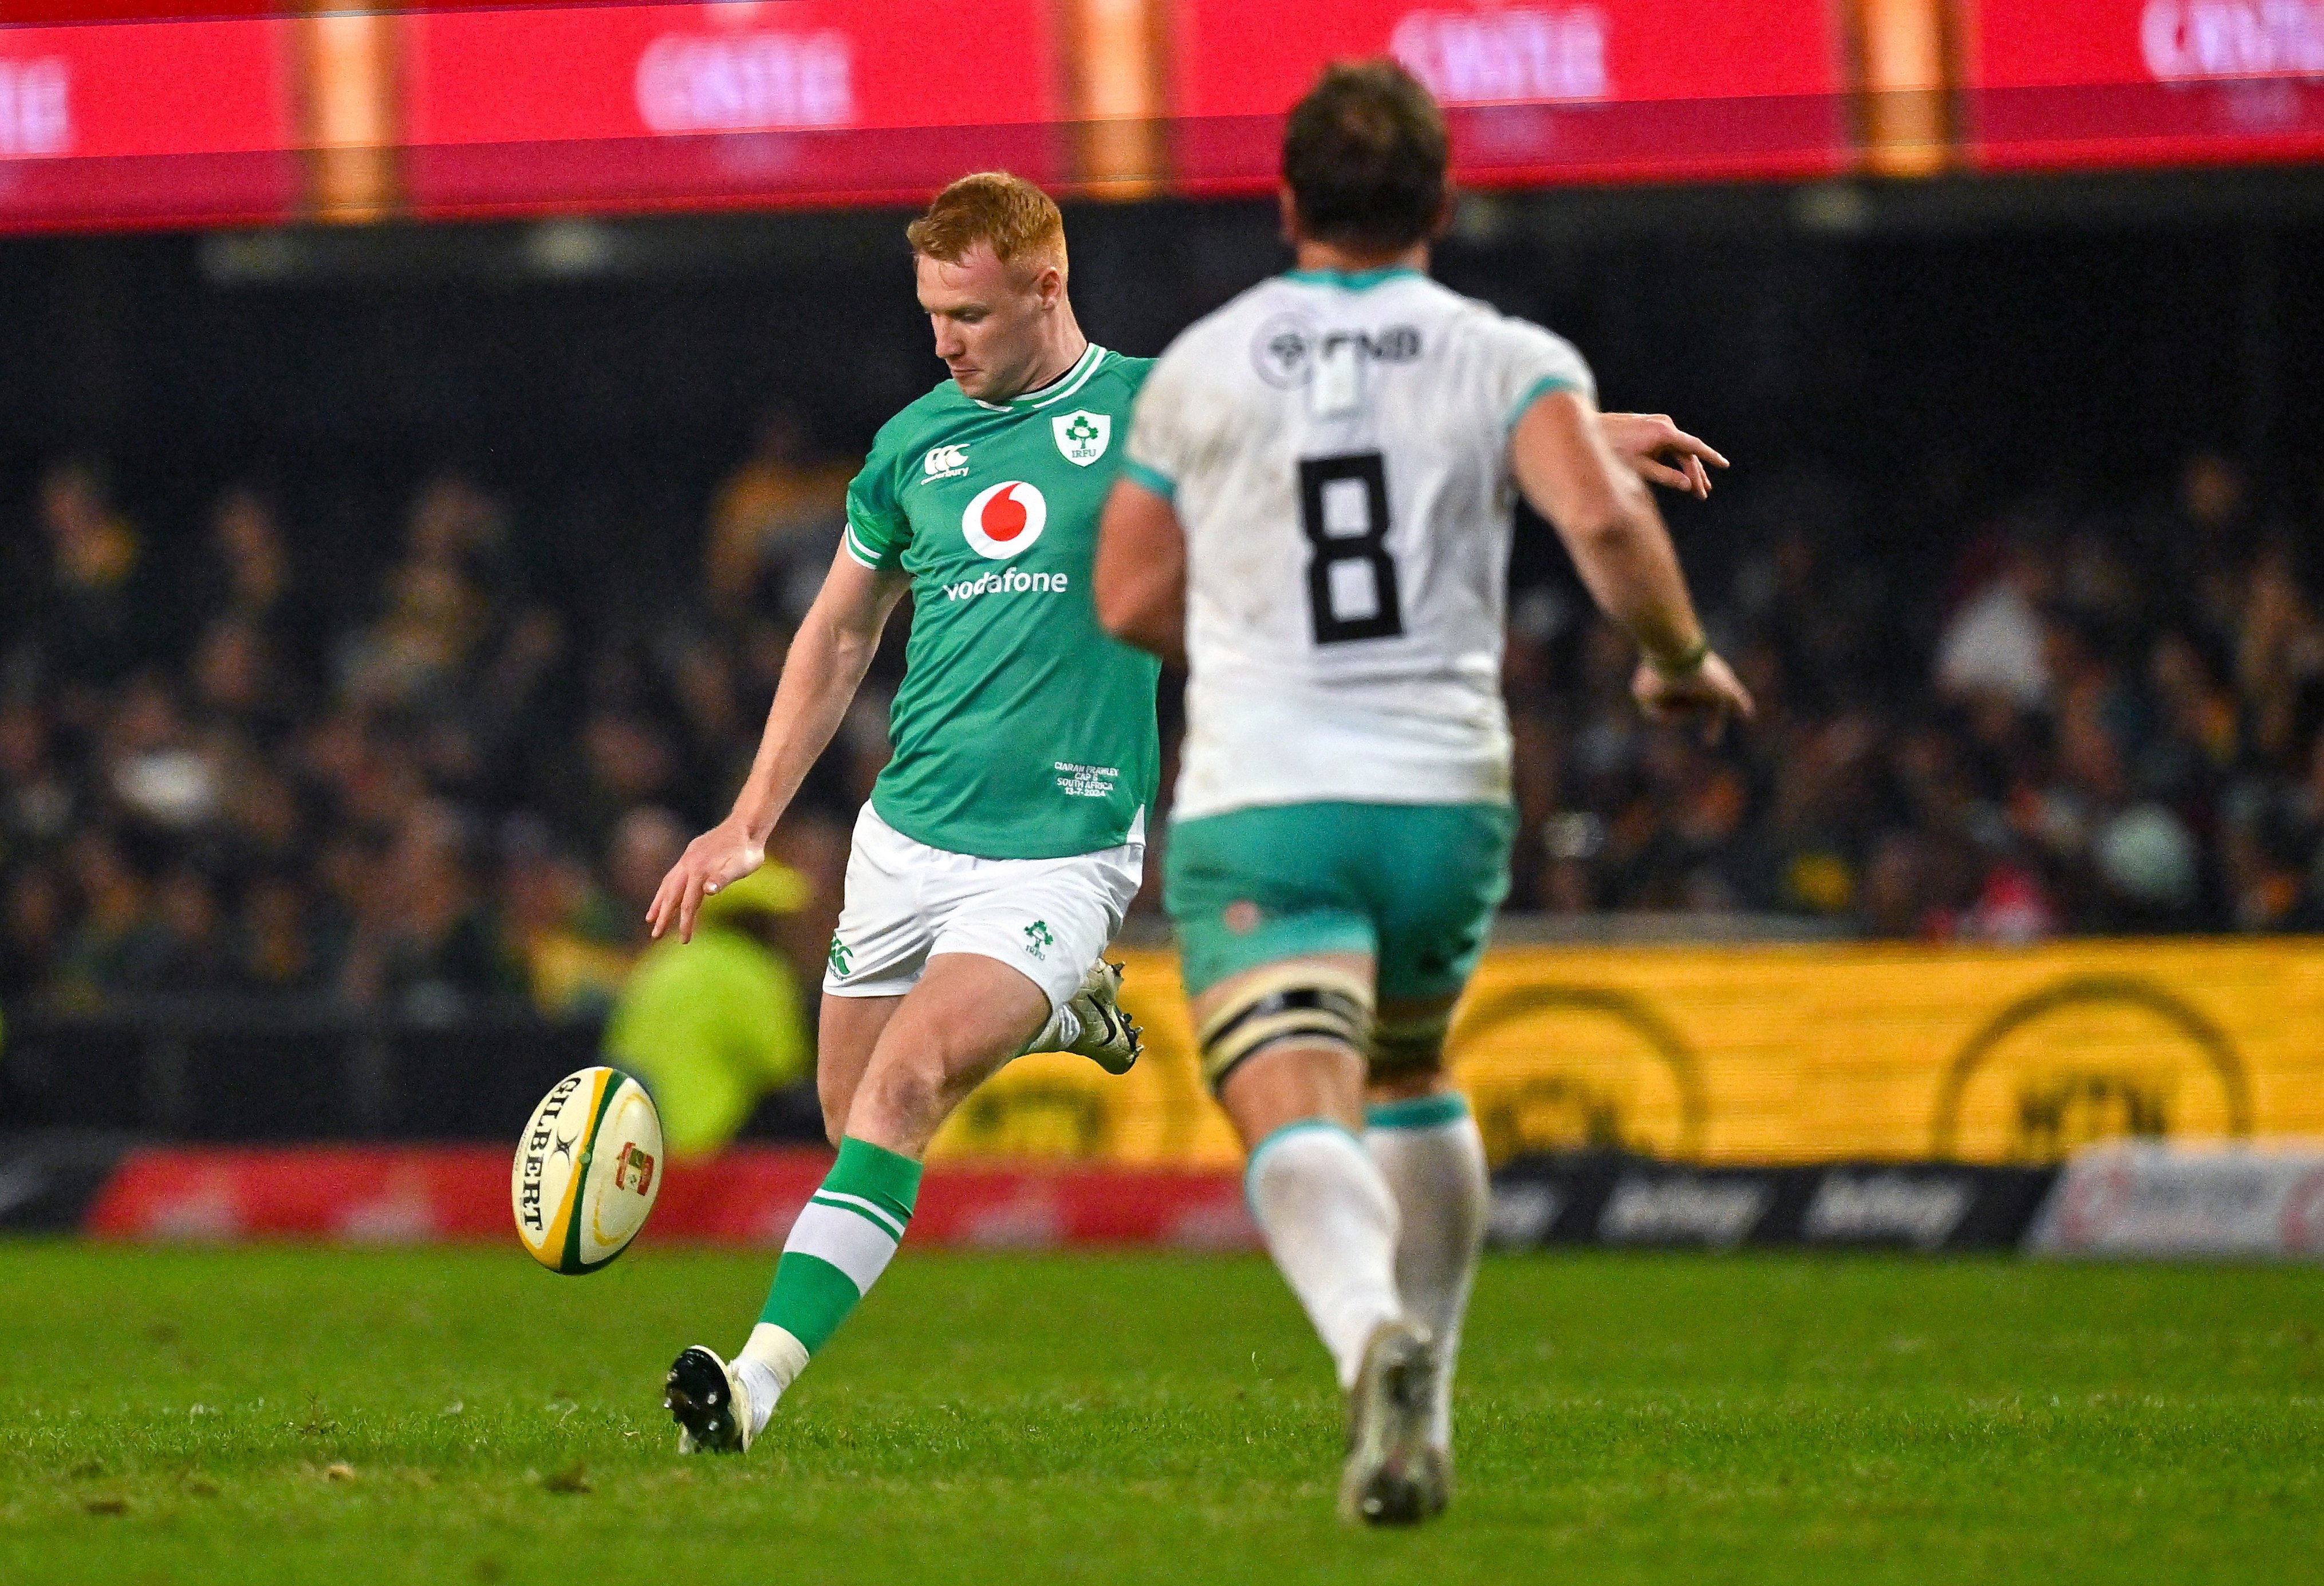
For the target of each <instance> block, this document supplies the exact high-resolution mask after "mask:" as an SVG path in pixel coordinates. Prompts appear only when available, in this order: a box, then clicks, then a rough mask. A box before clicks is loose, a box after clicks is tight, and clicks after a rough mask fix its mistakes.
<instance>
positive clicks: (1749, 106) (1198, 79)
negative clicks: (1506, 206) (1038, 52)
mask: <svg viewBox="0 0 2324 1586" xmlns="http://www.w3.org/2000/svg"><path fill="white" fill-rule="evenodd" d="M1173 15H1174V21H1173V28H1174V42H1175V65H1176V72H1175V74H1174V75H1175V85H1174V95H1173V97H1174V103H1173V106H1172V111H1173V114H1174V115H1176V116H1177V117H1179V118H1180V122H1179V125H1178V128H1177V131H1176V140H1175V152H1176V162H1177V168H1178V176H1179V178H1180V180H1182V181H1183V182H1185V184H1187V185H1189V186H1192V187H1194V188H1196V189H1210V190H1222V189H1252V188H1259V187H1265V186H1268V185H1271V184H1272V183H1273V181H1274V180H1275V176H1276V167H1277V152H1278V143H1279V141H1280V139H1281V136H1282V124H1283V116H1284V115H1285V113H1286V111H1288V110H1289V109H1290V107H1291V106H1292V104H1293V103H1294V102H1295V101H1296V100H1297V99H1298V97H1299V96H1300V95H1301V94H1303V93H1305V91H1306V89H1307V88H1308V86H1309V85H1310V84H1311V83H1312V82H1313V81H1314V78H1315V74H1316V73H1317V72H1318V71H1319V70H1321V69H1322V68H1323V65H1324V64H1325V63H1326V62H1328V61H1331V60H1339V59H1342V58H1345V57H1350V56H1371V55H1392V56H1395V57H1396V58H1397V59H1398V60H1402V61H1403V62H1404V63H1405V65H1406V66H1407V67H1409V68H1410V69H1412V71H1413V73H1414V75H1415V76H1416V77H1418V78H1420V79H1421V80H1422V81H1423V82H1425V83H1426V84H1427V85H1428V86H1429V88H1431V89H1433V90H1434V92H1435V94H1436V96H1437V97H1438V98H1439V99H1440V100H1442V101H1443V103H1444V105H1445V106H1446V108H1447V110H1448V112H1449V115H1448V119H1449V121H1450V123H1451V126H1452V152H1453V161H1454V163H1455V165H1456V166H1457V167H1458V168H1459V171H1460V173H1461V177H1462V180H1463V181H1465V182H1468V183H1470V184H1471V185H1485V186H1491V185H1515V184H1518V183H1530V182H1551V181H1587V180H1688V179H1701V178H1722V177H1723V178H1732V177H1751V176H1768V177H1775V176H1799V175H1810V174H1817V173H1825V172H1831V171H1839V170H1841V169H1843V168H1844V167H1845V166H1846V165H1847V163H1848V161H1849V141H1848V140H1849V126H1848V114H1847V103H1846V99H1845V88H1846V82H1845V78H1844V77H1843V74H1842V68H1841V60H1842V49H1843V43H1842V40H1841V37H1840V31H1839V28H1838V26H1837V23H1836V20H1835V18H1834V16H1833V14H1831V12H1830V11H1829V10H1828V9H1827V7H1826V6H1824V5H1818V4H1814V3H1813V0H1807V3H1802V0H1790V3H1785V4H1777V3H1775V0H1758V3H1757V4H1752V3H1749V0H1538V3H1536V4H1472V3H1463V0H1286V3H1284V4H1277V5H1252V4H1250V0H1180V3H1179V4H1178V5H1176V8H1175V10H1174V14H1173Z"/></svg>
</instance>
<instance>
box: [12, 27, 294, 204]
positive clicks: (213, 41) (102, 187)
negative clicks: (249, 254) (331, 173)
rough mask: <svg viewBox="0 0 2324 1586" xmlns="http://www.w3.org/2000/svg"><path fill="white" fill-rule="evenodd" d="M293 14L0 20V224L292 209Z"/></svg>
mask: <svg viewBox="0 0 2324 1586" xmlns="http://www.w3.org/2000/svg"><path fill="white" fill-rule="evenodd" d="M290 26H291V24H289V23H281V22H274V21H268V20H263V19H243V20H234V21H196V22H161V23H137V24H126V25H103V24H97V25H88V26H76V27H0V228H5V229H9V230H29V229H40V228H44V227H49V226H173V225H217V224H231V223H237V222H243V223H246V222H252V221H260V220H271V219H277V218H280V217H283V216H285V215H287V214H288V213H289V212H290V210H291V206H292V204H293V203H294V202H295V201H296V199H297V196H298V188H299V168H298V154H297V152H296V145H297V142H298V139H297V136H296V133H295V120H294V105H293V97H294V96H293V88H292V80H291V65H292V60H291V35H290Z"/></svg>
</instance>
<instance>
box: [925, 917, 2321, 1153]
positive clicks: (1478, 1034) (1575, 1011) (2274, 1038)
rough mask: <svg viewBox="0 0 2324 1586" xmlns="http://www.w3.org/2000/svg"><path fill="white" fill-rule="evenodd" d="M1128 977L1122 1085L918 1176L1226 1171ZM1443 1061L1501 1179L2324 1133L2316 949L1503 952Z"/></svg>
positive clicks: (1165, 1004)
mask: <svg viewBox="0 0 2324 1586" xmlns="http://www.w3.org/2000/svg"><path fill="white" fill-rule="evenodd" d="M1129 957H1130V974H1129V979H1128V983H1127V986H1126V989H1125V991H1124V995H1123V1000H1124V1002H1125V1004H1126V1005H1127V1006H1128V1007H1130V1010H1132V1012H1133V1014H1134V1015H1135V1016H1136V1018H1137V1019H1138V1020H1139V1023H1140V1024H1142V1025H1144V1026H1145V1027H1146V1031H1147V1043H1148V1056H1146V1057H1145V1058H1144V1059H1143V1060H1141V1061H1140V1062H1139V1065H1138V1066H1137V1067H1136V1068H1135V1069H1133V1070H1131V1071H1130V1074H1128V1075H1126V1076H1125V1077H1123V1078H1122V1079H1120V1080H1113V1079H1109V1078H1107V1077H1106V1076H1104V1075H1102V1074H1098V1073H1096V1071H1095V1070H1094V1069H1093V1068H1092V1067H1091V1065H1089V1064H1088V1063H1087V1062H1086V1061H1085V1060H1083V1059H1080V1058H1074V1057H1064V1056H1036V1057H1027V1058H1021V1059H1019V1061H1017V1062H1016V1063H1013V1064H1011V1065H1009V1067H1008V1068H1006V1069H1004V1070H1003V1071H1002V1072H1001V1074H1000V1075H999V1076H998V1077H997V1078H996V1079H995V1080H994V1081H993V1082H992V1083H990V1084H988V1085H987V1086H985V1088H984V1089H983V1090H982V1091H980V1092H978V1093H977V1094H976V1095H975V1096H974V1097H973V1098H971V1100H970V1101H969V1102H968V1104H967V1105H966V1106H965V1107H964V1108H963V1109H962V1110H961V1111H960V1112H959V1113H957V1114H956V1115H955V1116H954V1118H953V1120H952V1121H951V1122H950V1123H948V1124H947V1125H946V1126H945V1131H944V1132H943V1133H942V1134H941V1135H939V1136H938V1137H937V1140H936V1154H937V1155H938V1156H949V1157H994V1156H1003V1157H1064V1158H1082V1159H1090V1158H1100V1159H1111V1160H1115V1161H1121V1162H1131V1163H1141V1164H1154V1165H1163V1164H1169V1165H1178V1166H1215V1167H1231V1166H1233V1164H1234V1163H1236V1162H1237V1161H1238V1160H1239V1159H1240V1154H1239V1152H1238V1150H1237V1148H1236V1144H1235V1141H1234V1138H1233V1136H1232V1133H1231V1131H1230V1130H1229V1129H1228V1127H1227V1124H1226V1121H1225V1120H1224V1118H1223V1117H1222V1115H1221V1114H1220V1113H1219V1111H1218V1110H1217V1109H1216V1108H1215V1107H1214V1106H1213V1104H1212V1103H1211V1102H1210V1101H1209V1099H1208V1098H1207V1097H1206V1096H1205V1095H1204V1094H1203V1088H1202V1083H1201V1081H1200V1079H1199V1077H1198V1076H1197V1074H1196V1068H1195V1061H1194V1037H1193V1031H1192V1030H1191V1028H1189V1027H1188V1024H1187V1020H1186V1015H1185V1003H1184V1000H1183V999H1182V998H1181V997H1180V996H1179V992H1178V982H1177V973H1176V964H1175V962H1174V960H1173V959H1172V957H1171V956H1170V955H1169V954H1167V953H1162V952H1156V951H1142V952H1138V953H1134V954H1130V955H1129ZM1452 1053H1453V1063H1454V1068H1455V1071H1456V1073H1457V1074H1458V1076H1459V1078H1460V1081H1461V1083H1462V1086H1463V1088H1465V1089H1466V1090H1467V1091H1468V1092H1469V1093H1470V1096H1471V1099H1472V1101H1473V1102H1474V1104H1475V1107H1476V1111H1477V1119H1478V1122H1479V1124H1480V1127H1481V1128H1482V1130H1484V1134H1485V1141H1486V1147H1487V1149H1488V1151H1489V1153H1490V1155H1491V1156H1492V1157H1493V1159H1494V1160H1495V1161H1496V1162H1508V1161H1511V1160H1514V1159H1517V1158H1519V1157H1528V1156H1535V1155H1540V1154H1545V1153H1568V1152H1577V1151H1594V1152H1614V1153H1622V1154H1626V1155H1628V1156H1631V1157H1653V1158H1659V1159H1661V1160H1664V1161H1670V1162H1690V1163H1698V1164H1707V1165H1733V1166H1766V1165H1768V1164H1786V1163H1789V1164H1812V1163H1831V1162H1842V1161H1852V1160H1853V1161H1889V1162H1916V1161H1962V1162H1970V1163H1979V1164H1987V1165H1994V1166H2013V1165H2014V1166H2043V1165H2050V1164H2054V1163H2058V1162H2061V1161H2063V1160H2065V1159H2066V1158H2067V1157H2069V1156H2070V1155H2071V1153H2072V1152H2073V1151H2074V1150H2075V1149H2076V1148H2079V1147H2080V1146H2083V1145H2085V1144H2088V1143H2089V1142H2091V1141H2094V1140H2099V1139H2110V1138H2115V1137H2120V1136H2153V1137H2175V1138H2181V1139H2199V1138H2214V1137H2227V1138H2241V1137H2264V1136H2275V1135H2301V1134H2313V1135H2324V953H2319V951H2318V950H2317V949H2316V948H2315V947H2314V946H2313V945H2310V944H2307V943H2304V942H2298V941H2277V942H2264V941H2262V942H2232V941H2218V942H2178V943H2165V942H2155V943H2124V942H2109V941H2090V942H2078V943H2061V944H2058V945H2052V946H2045V947H2038V948H2028V949H2023V950H2010V949H1972V948H1959V949H1930V948H1916V947H1902V946H1898V947H1885V946H1845V947H1840V946H1813V947H1757V948H1720V949H1718V950H1715V951H1714V950H1708V949H1699V948H1649V947H1637V948H1583V947H1504V948H1497V949H1495V950H1494V951H1493V952H1491V953H1490V954H1488V955H1487V956H1486V959H1485V962H1484V964H1483V965H1482V966H1481V967H1480V970H1479V972H1478V975H1477V978H1476V982H1475V983H1474V985H1473V987H1472V988H1471V992H1470V995H1469V998H1468V1000H1467V1001H1466V1002H1465V1003H1464V1004H1463V1005H1462V1010H1461V1012H1460V1016H1459V1018H1458V1020H1457V1021H1456V1023H1455V1025H1454V1028H1453V1037H1452ZM1889 1187H1892V1188H1893V1187H1894V1186H1889ZM1836 1193H1837V1192H1836Z"/></svg>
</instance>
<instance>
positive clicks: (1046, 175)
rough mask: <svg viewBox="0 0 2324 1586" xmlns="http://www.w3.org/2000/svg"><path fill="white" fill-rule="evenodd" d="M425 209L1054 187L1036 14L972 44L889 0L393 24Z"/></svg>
mask: <svg viewBox="0 0 2324 1586" xmlns="http://www.w3.org/2000/svg"><path fill="white" fill-rule="evenodd" d="M401 29H402V33H401V36H402V41H403V51H402V55H403V74H404V82H405V85H406V89H405V94H406V97H405V106H406V113H405V125H404V128H403V141H404V142H405V143H407V144H408V145H410V147H409V149H408V152H407V163H406V167H405V169H406V173H407V181H408V184H409V190H410V198H411V201H412V204H413V206H414V207H416V208H418V209H420V210H421V211H422V212H426V213H436V214H445V213H465V214H477V213H496V212H497V213H506V212H521V211H528V210H541V209H558V208H587V207H609V206H610V207H625V208H637V207H675V206H702V205H740V204H767V203H809V202H849V201H854V202H878V201H881V200H890V201H906V200H910V199H914V198H919V197H921V196H923V195H925V194H927V193H929V192H932V191H934V190H935V189H937V188H939V187H942V186H943V185H944V184H945V182H947V181H949V180H952V179H953V178H954V177H955V176H958V175H960V174H962V173H963V172H964V171H973V170H975V169H977V168H979V167H981V166H993V165H1000V166H1006V167H1008V168H1010V169H1011V170H1014V171H1019V172H1020V173H1021V174H1023V175H1026V176H1029V177H1032V178H1034V179H1035V180H1056V178H1058V177H1059V176H1060V175H1062V174H1063V171H1064V163H1063V159H1062V148H1063V143H1062V136H1063V134H1062V133H1061V131H1060V130H1059V129H1058V128H1057V127H1056V125H1055V123H1056V121H1057V120H1058V118H1059V117H1060V115H1061V114H1062V111H1061V106H1060V102H1059V99H1058V97H1057V94H1056V88H1055V83H1056V77H1057V73H1056V69H1055V67H1054V64H1053V62H1052V60H1051V59H1050V48H1049V38H1048V29H1047V8H1046V6H1045V5H1043V4H1042V0H984V3H983V4H982V5H980V6H979V7H978V9H977V13H976V18H975V25H974V28H973V42H974V47H973V49H971V48H965V47H964V40H963V36H962V34H961V33H960V32H959V30H958V29H956V28H954V27H950V26H947V25H943V24H941V23H940V22H939V20H938V19H937V18H936V16H935V15H934V14H931V13H928V12H925V11H921V10H917V9H913V8H908V7H905V6H902V5H895V4H892V3H883V0H763V3H761V4H756V5H750V4H741V5H736V4H728V5H636V6H627V5H622V6H612V5H608V6H574V7H562V8H556V9H532V10H509V11H447V12H438V13H433V14H411V15H409V16H406V17H405V18H403V19H402V23H401Z"/></svg>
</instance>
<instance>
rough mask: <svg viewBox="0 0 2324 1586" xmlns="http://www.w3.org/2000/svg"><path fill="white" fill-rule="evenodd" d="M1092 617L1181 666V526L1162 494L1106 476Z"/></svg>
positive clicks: (1183, 615) (1183, 552) (1119, 635)
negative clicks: (1109, 486)
mask: <svg viewBox="0 0 2324 1586" xmlns="http://www.w3.org/2000/svg"><path fill="white" fill-rule="evenodd" d="M1095 588H1096V595H1097V620H1098V622H1100V624H1102V626H1103V627H1104V629H1105V631H1106V632H1109V633H1111V634H1112V635H1113V636H1114V637H1115V638H1116V639H1119V640H1120V641H1122V642H1124V643H1125V644H1134V645H1136V646H1137V647H1138V648H1139V649H1140V650H1151V651H1152V652H1153V653H1154V654H1156V655H1158V656H1160V657H1161V658H1162V659H1164V660H1166V661H1168V662H1170V663H1171V664H1172V665H1173V666H1178V667H1183V666H1185V664H1186V531H1185V528H1184V527H1183V526H1181V525H1180V523H1179V521H1178V512H1177V509H1176V507H1174V506H1172V505H1171V503H1170V499H1169V497H1167V496H1166V495H1162V494H1160V493H1157V492H1156V491H1154V490H1151V489H1149V488H1148V487H1147V486H1146V485H1145V484H1141V483H1139V481H1137V480H1135V479H1128V478H1125V479H1120V480H1117V481H1115V482H1114V486H1113V493H1112V494H1111V496H1108V497H1107V498H1106V503H1105V516H1104V517H1103V518H1102V520H1101V521H1099V523H1098V530H1097V571H1096V577H1095Z"/></svg>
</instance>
